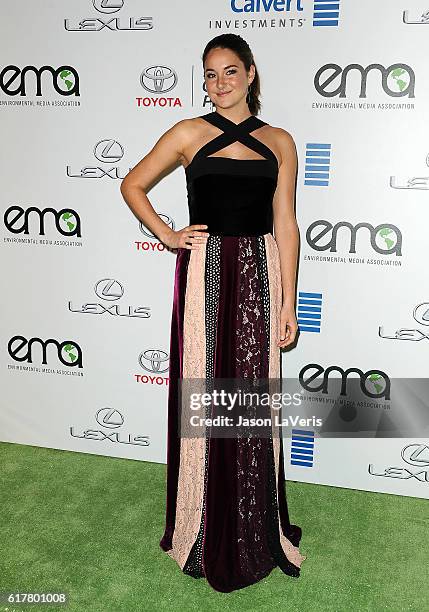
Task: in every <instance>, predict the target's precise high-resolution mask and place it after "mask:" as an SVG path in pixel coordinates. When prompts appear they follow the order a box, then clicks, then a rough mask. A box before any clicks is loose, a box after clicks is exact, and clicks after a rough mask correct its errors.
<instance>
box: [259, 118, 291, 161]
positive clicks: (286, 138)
mask: <svg viewBox="0 0 429 612" xmlns="http://www.w3.org/2000/svg"><path fill="white" fill-rule="evenodd" d="M266 127H267V132H266V133H267V138H268V139H269V140H270V143H271V145H272V147H273V148H274V149H276V150H277V151H278V153H279V155H280V157H281V159H282V160H284V159H286V158H290V157H291V156H295V155H296V145H295V140H294V138H293V136H292V134H291V133H290V132H289V131H288V130H285V129H284V128H281V127H276V126H273V125H269V124H267V126H266Z"/></svg>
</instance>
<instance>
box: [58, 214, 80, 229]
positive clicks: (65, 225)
mask: <svg viewBox="0 0 429 612" xmlns="http://www.w3.org/2000/svg"><path fill="white" fill-rule="evenodd" d="M60 224H61V228H62V229H67V231H68V232H73V231H74V230H75V229H76V225H77V221H76V216H75V215H74V214H73V213H71V212H65V213H63V214H62V215H61V217H60Z"/></svg>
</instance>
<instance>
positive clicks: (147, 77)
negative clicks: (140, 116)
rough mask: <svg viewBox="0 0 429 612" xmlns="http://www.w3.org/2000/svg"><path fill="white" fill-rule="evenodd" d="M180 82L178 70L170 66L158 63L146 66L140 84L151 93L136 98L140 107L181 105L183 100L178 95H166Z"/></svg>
mask: <svg viewBox="0 0 429 612" xmlns="http://www.w3.org/2000/svg"><path fill="white" fill-rule="evenodd" d="M177 83H178V75H177V72H176V70H174V69H173V68H171V67H170V66H163V65H161V64H156V65H153V66H148V67H147V68H144V69H143V71H142V72H141V74H140V85H141V87H142V88H143V89H144V91H145V92H147V93H148V94H149V95H144V96H143V97H142V96H138V97H137V98H136V102H137V106H138V107H143V108H146V107H160V108H175V107H176V106H179V107H181V106H182V101H181V99H180V98H179V97H178V96H174V95H171V94H170V95H166V94H168V93H169V92H170V91H172V90H173V89H174V88H175V87H176V85H177Z"/></svg>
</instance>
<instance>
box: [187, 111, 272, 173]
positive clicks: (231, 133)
mask: <svg viewBox="0 0 429 612" xmlns="http://www.w3.org/2000/svg"><path fill="white" fill-rule="evenodd" d="M201 119H205V120H206V121H208V122H209V123H211V124H212V125H214V126H216V127H217V128H219V129H221V130H222V131H223V133H222V134H219V135H218V136H215V137H214V138H213V139H212V140H209V142H207V143H206V144H205V145H203V146H202V147H201V149H199V150H198V151H197V153H196V154H195V156H194V160H195V159H197V158H201V157H207V156H209V155H212V154H213V153H216V152H217V151H220V150H221V149H224V148H225V147H227V146H228V145H230V144H232V143H233V142H236V141H239V142H241V143H242V144H243V145H245V146H246V147H248V148H249V149H252V150H253V151H255V152H256V153H259V154H260V155H262V157H263V158H264V159H248V160H246V159H244V160H243V159H242V160H240V161H251V162H255V161H268V160H269V161H272V162H274V163H275V165H276V167H278V162H277V157H276V156H275V155H274V153H273V152H272V151H271V149H270V148H268V147H267V146H266V145H265V144H264V143H263V142H261V141H260V140H258V139H257V138H255V137H254V136H252V135H251V133H250V132H253V131H254V130H256V129H257V128H259V127H262V126H263V125H267V124H266V122H265V121H262V120H261V119H259V118H258V117H256V116H255V115H250V117H247V118H246V119H244V120H243V121H241V122H240V123H234V122H233V121H231V120H230V119H227V118H226V117H223V115H220V114H219V113H218V112H216V111H213V112H212V113H208V114H207V115H201ZM219 157H220V156H216V157H214V158H213V159H219ZM221 159H233V158H228V157H223V158H221Z"/></svg>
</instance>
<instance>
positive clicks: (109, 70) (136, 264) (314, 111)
mask: <svg viewBox="0 0 429 612" xmlns="http://www.w3.org/2000/svg"><path fill="white" fill-rule="evenodd" d="M404 2H405V4H404ZM404 2H402V1H401V2H399V1H398V0H384V1H381V2H377V3H373V2H370V1H369V0H360V1H359V2H355V1H353V0H341V1H340V2H334V1H333V0H332V1H331V2H326V1H324V0H318V1H317V2H311V1H309V0H295V1H291V2H288V1H287V0H253V1H251V0H231V1H230V0H216V1H214V0H210V1H206V2H198V1H197V0H187V2H186V3H185V4H180V3H179V4H178V3H173V2H163V3H160V2H151V1H150V0H148V1H146V2H144V3H142V2H138V1H137V0H125V2H122V1H120V0H114V1H112V0H111V1H102V0H94V1H93V2H91V1H90V0H75V1H74V2H73V3H69V2H58V1H55V2H54V1H53V0H49V1H48V0H44V2H42V3H35V2H30V1H29V0H27V1H24V0H17V1H16V2H14V3H13V4H11V3H8V4H7V6H5V7H3V8H2V19H1V25H0V27H1V43H0V44H1V46H2V54H1V57H2V63H1V71H2V72H1V77H0V83H1V88H0V112H1V115H0V116H1V119H2V134H3V147H2V148H3V156H2V164H1V167H2V170H3V177H2V208H3V215H4V217H3V225H2V229H1V231H2V241H1V256H2V261H3V278H4V281H5V282H4V284H3V288H4V289H3V299H2V300H1V303H2V308H3V315H2V328H1V342H2V351H1V358H2V365H1V373H2V379H1V386H2V391H3V392H2V400H3V402H2V407H1V412H0V431H1V434H0V435H1V440H3V441H8V442H16V443H21V444H29V445H34V446H46V447H51V448H60V449H68V450H72V451H78V452H86V453H94V454H102V455H112V456H117V457H126V458H130V459H137V460H143V461H155V462H161V463H162V462H165V461H166V432H167V391H168V369H167V366H168V347H169V332H170V317H171V306H172V292H173V281H174V265H175V256H174V254H172V253H169V252H168V251H166V250H164V249H163V247H162V245H161V244H160V243H159V241H158V240H157V239H156V238H154V237H153V236H151V234H150V232H148V230H147V229H146V228H145V227H143V226H142V225H141V224H140V223H139V221H138V220H137V219H136V218H135V217H134V215H133V214H132V213H131V211H130V210H129V209H128V207H127V206H126V204H125V203H124V201H123V199H122V197H121V194H120V191H119V186H120V179H121V178H123V177H124V176H125V174H126V173H127V172H128V169H129V168H131V167H133V166H134V165H135V164H136V163H137V162H138V161H139V160H140V159H141V158H142V157H143V156H144V155H145V154H146V153H147V152H148V151H149V150H150V148H151V147H152V146H153V144H154V143H155V142H156V140H157V139H158V138H159V136H160V135H161V134H162V133H163V132H164V131H165V130H167V129H168V128H169V127H170V126H172V125H173V124H174V123H175V122H176V121H178V120H180V119H182V118H186V117H193V116H197V115H201V114H204V113H206V112H210V111H211V110H212V108H211V105H210V102H209V100H208V99H207V97H206V96H205V93H204V90H203V76H202V65H201V55H202V51H203V49H204V46H205V44H206V43H207V41H208V40H210V39H211V38H212V37H214V36H216V35H218V34H220V33H224V32H228V31H230V32H235V33H238V34H240V35H242V36H243V37H245V38H246V40H247V41H248V42H249V44H250V46H251V48H252V50H253V52H254V56H255V60H256V64H257V67H258V70H259V73H260V75H261V86H262V94H263V96H262V102H263V109H262V113H261V115H260V117H261V118H262V119H263V120H264V121H267V122H268V123H270V124H271V125H276V126H280V127H282V128H284V129H286V130H288V131H289V132H290V133H291V134H292V136H293V137H294V140H295V143H296V146H297V152H298V158H299V171H298V185H297V218H298V222H299V227H300V233H301V252H300V263H299V280H298V292H299V304H298V306H299V323H300V327H301V334H300V338H299V342H298V345H297V347H296V348H295V349H294V350H293V351H289V352H287V353H286V354H285V355H284V356H283V376H288V377H297V376H298V375H299V373H300V372H301V371H302V369H303V368H305V367H306V366H307V365H308V364H318V365H319V366H320V367H321V368H322V369H323V370H326V368H328V367H329V366H331V365H337V366H339V367H341V368H343V370H347V369H348V368H350V367H355V368H359V369H360V370H361V371H362V372H363V373H365V372H368V371H369V370H373V369H376V370H381V371H382V372H384V373H386V375H387V376H388V377H389V378H390V379H394V378H395V377H410V378H414V377H427V371H428V338H429V327H428V326H429V317H428V316H426V315H427V312H428V308H429V279H428V274H427V270H426V266H425V256H426V253H427V246H426V244H425V232H424V228H425V227H427V225H428V222H429V213H428V199H427V198H428V191H427V190H428V189H429V168H428V163H429V162H428V158H427V156H428V153H429V137H428V124H429V121H428V120H429V113H428V108H429V76H428V73H427V55H428V51H429V44H428V34H429V1H428V0H425V1H423V2H421V1H420V0H414V2H411V0H404ZM332 64H334V66H332ZM330 65H331V66H330ZM335 65H336V66H335ZM374 65H375V66H374ZM365 69H366V70H367V71H366V72H365ZM37 83H39V86H38V85H37ZM365 84H366V86H365ZM314 152H316V153H317V155H316V156H314V154H312V153H314ZM320 152H322V156H320V155H319V154H320ZM324 152H328V156H326V155H324ZM315 158H316V159H315ZM321 159H322V160H325V161H327V163H326V164H324V166H325V167H324V168H323V169H322V173H321V174H320V169H318V164H319V162H320V160H321ZM319 166H320V164H319ZM149 198H150V200H151V202H152V204H153V206H154V208H155V210H156V211H157V212H158V213H159V214H160V215H163V218H164V220H166V221H168V222H170V223H171V224H172V225H174V227H176V228H179V227H183V226H184V225H187V224H188V220H189V217H188V210H187V204H186V188H185V178H184V172H183V169H182V168H179V169H177V170H175V171H174V172H173V173H172V174H170V175H169V176H168V177H166V178H164V179H163V180H162V181H161V182H159V183H158V185H157V186H156V187H155V188H154V189H153V190H152V191H151V192H150V193H149ZM338 223H340V224H344V223H348V224H350V225H349V227H351V228H352V230H353V228H356V226H357V224H360V223H364V224H367V225H366V228H365V227H361V228H360V229H358V230H357V232H356V242H355V248H354V251H353V248H352V241H351V238H350V236H351V232H350V230H347V229H345V228H344V225H340V226H339V229H338V234H336V229H335V226H336V224H338ZM322 224H324V225H323V227H322ZM322 229H323V230H324V232H325V234H322V235H321V236H320V235H319V236H318V234H320V232H321V231H322ZM335 235H336V240H335ZM322 247H324V248H322ZM334 249H336V250H334ZM303 294H316V296H313V298H312V299H315V300H316V301H315V302H314V304H315V305H316V306H318V307H320V309H321V310H320V319H315V321H316V322H318V324H317V325H316V326H315V327H314V326H313V328H314V329H315V331H313V332H312V331H308V330H307V327H308V326H307V325H306V316H305V315H306V303H305V302H302V300H303V299H304V298H305V297H306V296H304V295H303ZM416 307H417V308H416ZM380 328H381V330H380ZM404 329H406V330H408V331H407V332H406V333H404V332H403V331H402V332H401V330H404ZM386 336H389V337H386ZM43 347H45V349H46V350H45V355H44V350H43ZM425 433H427V432H422V434H425ZM312 435H313V434H312V433H311V432H310V436H312ZM293 444H294V443H293V442H292V447H293ZM427 444H428V440H427V438H418V439H414V438H413V439H401V438H396V439H383V440H380V439H373V440H359V439H322V438H321V437H318V436H317V432H316V436H315V439H314V448H313V444H311V447H312V448H313V453H312V458H311V459H310V461H309V462H308V465H304V464H303V463H302V462H301V461H300V460H299V459H298V461H295V453H294V449H293V448H292V447H291V443H290V440H288V439H286V440H285V470H286V475H287V478H288V479H293V480H298V481H306V482H315V483H323V484H329V485H335V486H341V487H350V488H357V489H363V490H369V491H382V492H386V493H393V494H399V495H410V496H415V497H428V493H427V491H428V486H427V485H428V480H429V476H428V467H429V448H428V446H427Z"/></svg>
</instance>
